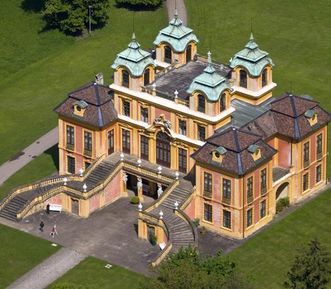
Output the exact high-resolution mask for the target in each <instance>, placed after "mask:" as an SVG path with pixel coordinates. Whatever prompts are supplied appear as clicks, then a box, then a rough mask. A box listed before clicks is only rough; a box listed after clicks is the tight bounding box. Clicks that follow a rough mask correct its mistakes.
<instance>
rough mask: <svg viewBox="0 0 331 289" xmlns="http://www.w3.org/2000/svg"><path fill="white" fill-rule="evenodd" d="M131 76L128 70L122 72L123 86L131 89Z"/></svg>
mask: <svg viewBox="0 0 331 289" xmlns="http://www.w3.org/2000/svg"><path fill="white" fill-rule="evenodd" d="M129 85H130V75H129V72H127V71H126V70H122V86H125V87H129Z"/></svg>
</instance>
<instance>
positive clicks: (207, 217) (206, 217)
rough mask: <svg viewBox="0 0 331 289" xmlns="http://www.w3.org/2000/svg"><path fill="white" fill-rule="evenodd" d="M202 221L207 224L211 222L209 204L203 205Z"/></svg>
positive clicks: (211, 212) (211, 210)
mask: <svg viewBox="0 0 331 289" xmlns="http://www.w3.org/2000/svg"><path fill="white" fill-rule="evenodd" d="M203 215H204V220H205V221H207V222H213V207H212V206H211V205H209V204H206V203H205V204H204V214H203Z"/></svg>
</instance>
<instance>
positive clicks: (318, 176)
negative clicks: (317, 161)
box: [316, 165, 322, 183]
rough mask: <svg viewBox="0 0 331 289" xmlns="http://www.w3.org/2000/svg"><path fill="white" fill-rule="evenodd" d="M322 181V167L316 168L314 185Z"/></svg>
mask: <svg viewBox="0 0 331 289" xmlns="http://www.w3.org/2000/svg"><path fill="white" fill-rule="evenodd" d="M321 179H322V165H318V166H317V167H316V183H318V182H320V181H321Z"/></svg>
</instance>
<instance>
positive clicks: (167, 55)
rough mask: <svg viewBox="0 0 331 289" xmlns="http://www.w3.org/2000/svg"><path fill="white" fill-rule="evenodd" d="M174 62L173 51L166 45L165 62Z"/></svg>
mask: <svg viewBox="0 0 331 289" xmlns="http://www.w3.org/2000/svg"><path fill="white" fill-rule="evenodd" d="M171 61H172V51H171V48H170V47H169V46H168V45H166V46H164V62H166V63H171Z"/></svg>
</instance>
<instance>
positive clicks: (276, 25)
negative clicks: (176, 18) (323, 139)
mask: <svg viewBox="0 0 331 289" xmlns="http://www.w3.org/2000/svg"><path fill="white" fill-rule="evenodd" d="M185 3H186V6H187V8H188V18H189V19H188V20H189V25H190V26H191V28H193V29H194V30H195V33H196V34H197V36H198V38H199V40H200V43H199V47H198V52H199V53H201V54H205V55H206V53H207V51H208V50H209V49H210V50H211V51H212V57H213V58H214V59H215V60H217V61H221V62H223V63H228V62H229V59H230V58H231V57H233V56H234V54H235V53H236V52H238V51H239V50H241V49H243V48H244V45H245V44H246V43H247V41H248V38H249V34H250V30H251V22H252V26H253V32H254V36H255V39H256V41H257V43H258V44H259V46H260V48H261V49H262V50H265V51H268V52H269V54H270V57H271V58H272V59H273V61H274V63H275V67H274V70H273V79H274V81H275V82H276V83H277V84H278V87H277V88H276V90H275V91H274V95H275V96H277V95H280V94H281V93H283V92H285V91H292V92H293V93H295V94H309V95H311V96H313V97H314V98H315V99H316V100H318V101H320V102H321V104H322V106H323V107H324V108H325V109H327V110H329V111H330V110H331V102H330V101H329V98H330V91H331V82H330V78H331V70H330V68H329V64H330V63H331V53H330V48H331V20H330V19H331V18H330V14H331V2H330V1H329V0H316V1H308V0H291V1H288V0H280V1H274V0H249V1H241V0H233V1H225V0H208V1H200V0H185ZM330 135H331V130H330V129H329V143H330V142H331V136H330ZM329 159H330V158H329ZM330 164H331V163H330V160H329V165H330Z"/></svg>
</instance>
